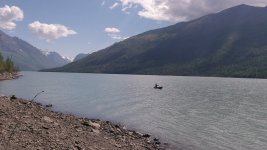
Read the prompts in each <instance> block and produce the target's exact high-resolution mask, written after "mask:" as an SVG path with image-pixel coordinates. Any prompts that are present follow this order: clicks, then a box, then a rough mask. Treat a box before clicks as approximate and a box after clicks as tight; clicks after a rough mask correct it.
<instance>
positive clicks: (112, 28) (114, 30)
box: [105, 27, 120, 33]
mask: <svg viewBox="0 0 267 150" xmlns="http://www.w3.org/2000/svg"><path fill="white" fill-rule="evenodd" d="M105 32H107V33H119V32H120V30H119V29H118V28H114V27H107V28H105Z"/></svg>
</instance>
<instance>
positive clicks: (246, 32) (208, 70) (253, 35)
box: [44, 5, 267, 78]
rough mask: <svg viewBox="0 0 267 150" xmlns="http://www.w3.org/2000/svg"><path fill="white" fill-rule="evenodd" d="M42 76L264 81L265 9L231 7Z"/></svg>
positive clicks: (266, 47)
mask: <svg viewBox="0 0 267 150" xmlns="http://www.w3.org/2000/svg"><path fill="white" fill-rule="evenodd" d="M44 71H61V72H91V73H116V74H158V75H183V76H227V77H258V78H266V77H267V7H253V6H248V5H239V6H235V7H232V8H229V9H226V10H223V11H221V12H218V13H215V14H210V15H206V16H203V17H201V18H198V19H195V20H192V21H188V22H181V23H177V24H175V25H172V26H169V27H165V28H161V29H156V30H151V31H148V32H145V33H142V34H139V35H136V36H133V37H130V38H128V39H126V40H124V41H121V42H118V43H115V44H113V45H112V46H110V47H107V48H105V49H103V50H100V51H98V52H94V53H92V54H90V55H88V56H86V57H85V58H83V59H80V60H77V61H74V62H72V63H69V64H67V65H65V66H63V67H59V68H54V69H48V70H44Z"/></svg>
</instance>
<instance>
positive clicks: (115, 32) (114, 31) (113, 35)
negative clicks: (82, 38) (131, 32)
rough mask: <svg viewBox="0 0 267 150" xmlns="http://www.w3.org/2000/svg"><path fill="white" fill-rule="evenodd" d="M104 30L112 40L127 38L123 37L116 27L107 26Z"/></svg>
mask: <svg viewBox="0 0 267 150" xmlns="http://www.w3.org/2000/svg"><path fill="white" fill-rule="evenodd" d="M104 31H105V32H106V33H107V35H108V36H109V37H111V38H112V39H114V40H125V39H127V38H128V37H124V36H122V35H120V34H119V33H120V32H121V31H120V30H119V29H118V28H114V27H107V28H105V30H104Z"/></svg>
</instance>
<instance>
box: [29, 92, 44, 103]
mask: <svg viewBox="0 0 267 150" xmlns="http://www.w3.org/2000/svg"><path fill="white" fill-rule="evenodd" d="M43 92H44V91H41V92H39V93H37V94H36V95H35V96H34V97H33V98H32V100H31V102H32V101H34V99H35V98H36V97H37V96H38V95H39V94H41V93H43Z"/></svg>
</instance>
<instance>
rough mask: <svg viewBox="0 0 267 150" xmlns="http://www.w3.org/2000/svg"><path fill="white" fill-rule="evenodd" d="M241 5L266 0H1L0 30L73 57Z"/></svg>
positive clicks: (264, 1) (39, 46)
mask: <svg viewBox="0 0 267 150" xmlns="http://www.w3.org/2000/svg"><path fill="white" fill-rule="evenodd" d="M241 3H245V4H249V5H256V6H265V5H267V0H235V1H234V0H216V2H214V0H1V1H0V28H1V30H3V31H5V32H6V33H7V34H9V35H12V36H17V37H19V38H21V39H23V40H25V41H27V42H29V43H30V44H32V45H34V46H35V47H37V48H39V49H42V50H48V51H56V52H59V53H60V54H62V55H64V56H68V57H74V56H75V55H77V54H78V53H91V52H94V51H97V50H100V49H102V48H105V47H107V46H109V45H111V44H113V43H114V42H119V41H121V40H123V39H125V38H127V37H130V36H133V35H136V34H139V33H142V32H145V31H147V30H151V29H156V28H161V27H165V26H168V25H172V24H175V23H177V22H180V21H187V20H191V19H194V18H197V17H200V16H202V15H205V14H208V13H213V12H218V11H220V10H223V9H225V8H228V7H231V6H235V5H238V4H241ZM7 12H8V13H10V14H7Z"/></svg>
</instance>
